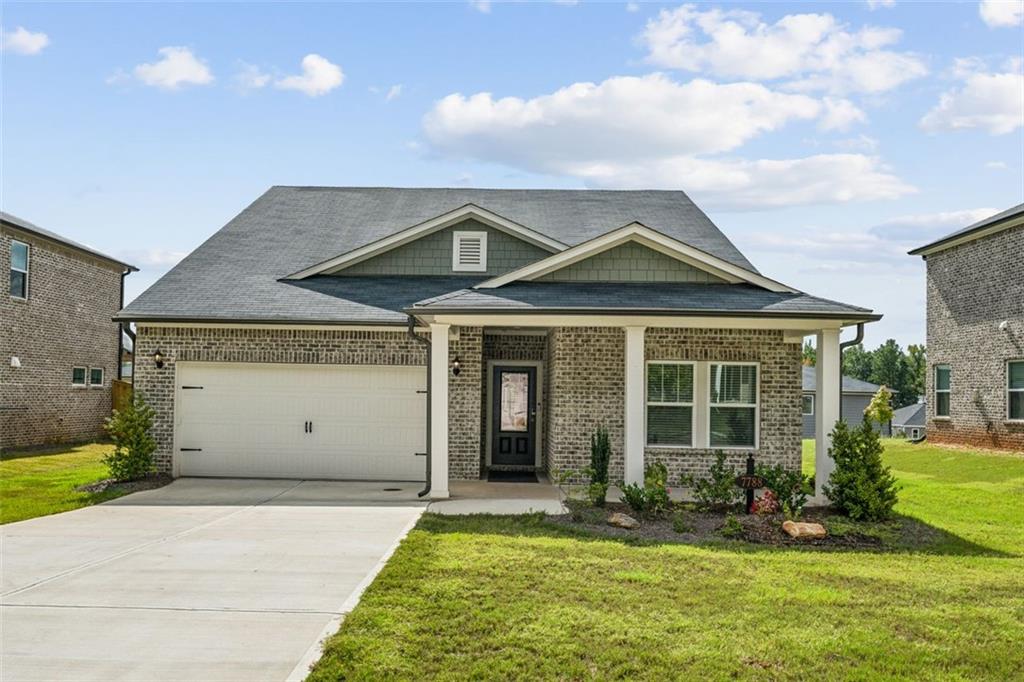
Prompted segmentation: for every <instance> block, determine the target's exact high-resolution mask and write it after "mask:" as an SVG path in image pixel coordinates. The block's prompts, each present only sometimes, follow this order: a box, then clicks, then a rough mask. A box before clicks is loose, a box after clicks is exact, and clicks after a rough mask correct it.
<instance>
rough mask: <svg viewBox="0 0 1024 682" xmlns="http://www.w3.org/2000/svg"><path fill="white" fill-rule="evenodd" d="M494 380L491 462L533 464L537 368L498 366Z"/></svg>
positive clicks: (535, 430)
mask: <svg viewBox="0 0 1024 682" xmlns="http://www.w3.org/2000/svg"><path fill="white" fill-rule="evenodd" d="M492 371H493V375H492V378H491V380H492V382H493V383H492V384H491V464H496V465H505V466H507V465H520V466H533V465H534V464H535V463H536V462H535V459H534V458H535V455H536V452H537V368H536V367H516V366H496V367H494V369H493V370H492Z"/></svg>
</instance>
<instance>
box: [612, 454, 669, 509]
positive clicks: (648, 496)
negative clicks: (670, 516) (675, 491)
mask: <svg viewBox="0 0 1024 682" xmlns="http://www.w3.org/2000/svg"><path fill="white" fill-rule="evenodd" d="M622 501H623V502H625V503H626V504H627V505H629V508H630V509H632V510H633V511H634V512H636V513H637V514H639V515H641V516H660V515H662V514H664V513H665V512H667V511H668V510H669V507H671V506H672V501H671V500H670V499H669V496H668V467H666V466H665V465H664V464H663V463H661V462H652V463H650V464H648V465H647V466H646V467H645V468H644V485H643V486H642V487H641V486H639V485H637V484H636V483H630V484H628V485H624V486H622Z"/></svg>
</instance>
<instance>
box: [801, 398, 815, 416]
mask: <svg viewBox="0 0 1024 682" xmlns="http://www.w3.org/2000/svg"><path fill="white" fill-rule="evenodd" d="M803 413H804V415H805V416H808V417H809V416H811V415H813V414H814V396H813V395H805V396H804V407H803Z"/></svg>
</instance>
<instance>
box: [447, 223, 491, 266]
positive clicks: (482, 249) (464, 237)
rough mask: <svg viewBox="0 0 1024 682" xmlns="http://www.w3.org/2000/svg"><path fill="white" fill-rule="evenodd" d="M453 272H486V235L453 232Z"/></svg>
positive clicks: (483, 233)
mask: <svg viewBox="0 0 1024 682" xmlns="http://www.w3.org/2000/svg"><path fill="white" fill-rule="evenodd" d="M452 270H453V271H454V272H486V271H487V233H486V232H455V233H454V237H453V241H452Z"/></svg>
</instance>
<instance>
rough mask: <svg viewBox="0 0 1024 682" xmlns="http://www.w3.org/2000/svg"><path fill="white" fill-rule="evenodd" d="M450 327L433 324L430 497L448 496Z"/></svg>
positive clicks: (431, 343)
mask: <svg viewBox="0 0 1024 682" xmlns="http://www.w3.org/2000/svg"><path fill="white" fill-rule="evenodd" d="M448 328H449V325H447V324H431V325H430V457H431V465H430V466H431V469H430V497H432V498H434V499H441V498H446V497H448V371H449V370H448Z"/></svg>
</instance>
